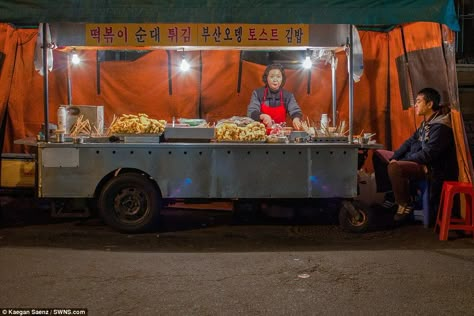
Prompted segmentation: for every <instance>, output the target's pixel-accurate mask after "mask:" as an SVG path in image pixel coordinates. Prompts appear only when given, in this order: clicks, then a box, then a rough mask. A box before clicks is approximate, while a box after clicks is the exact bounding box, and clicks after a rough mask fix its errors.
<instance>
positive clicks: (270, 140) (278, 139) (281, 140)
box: [267, 136, 288, 144]
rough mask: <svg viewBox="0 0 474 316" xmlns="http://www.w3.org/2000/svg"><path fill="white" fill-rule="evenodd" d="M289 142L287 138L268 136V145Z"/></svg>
mask: <svg viewBox="0 0 474 316" xmlns="http://www.w3.org/2000/svg"><path fill="white" fill-rule="evenodd" d="M287 141H288V138H286V136H276V137H272V136H267V143H274V144H276V143H286V142H287Z"/></svg>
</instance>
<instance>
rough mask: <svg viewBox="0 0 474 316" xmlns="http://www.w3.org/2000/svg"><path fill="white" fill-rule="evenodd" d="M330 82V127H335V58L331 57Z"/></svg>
mask: <svg viewBox="0 0 474 316" xmlns="http://www.w3.org/2000/svg"><path fill="white" fill-rule="evenodd" d="M331 81H332V126H336V123H337V122H336V118H337V117H336V113H337V112H336V111H337V96H336V56H335V54H334V52H333V53H332V56H331Z"/></svg>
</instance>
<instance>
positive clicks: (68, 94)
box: [66, 53, 72, 105]
mask: <svg viewBox="0 0 474 316" xmlns="http://www.w3.org/2000/svg"><path fill="white" fill-rule="evenodd" d="M66 72H67V104H69V105H72V91H71V89H72V86H71V53H67V69H66Z"/></svg>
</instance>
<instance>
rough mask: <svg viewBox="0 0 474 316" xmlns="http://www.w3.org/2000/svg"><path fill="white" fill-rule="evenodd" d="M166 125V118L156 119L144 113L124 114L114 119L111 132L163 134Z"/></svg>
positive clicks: (110, 128)
mask: <svg viewBox="0 0 474 316" xmlns="http://www.w3.org/2000/svg"><path fill="white" fill-rule="evenodd" d="M165 126H166V121H165V120H155V119H152V118H149V117H148V115H146V114H144V113H138V115H134V114H122V116H121V117H119V118H118V119H116V120H115V119H114V121H113V122H112V124H111V125H110V127H109V132H110V133H112V134H162V133H163V132H164V130H165Z"/></svg>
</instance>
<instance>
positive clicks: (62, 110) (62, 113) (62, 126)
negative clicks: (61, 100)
mask: <svg viewBox="0 0 474 316" xmlns="http://www.w3.org/2000/svg"><path fill="white" fill-rule="evenodd" d="M66 114H67V111H66V107H65V106H63V105H61V106H60V107H59V108H58V131H59V132H63V133H65V132H66Z"/></svg>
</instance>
